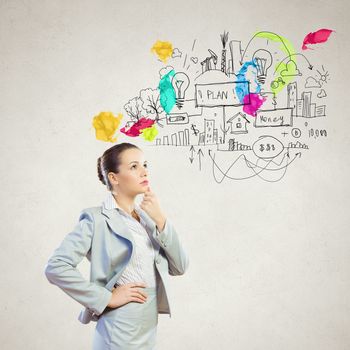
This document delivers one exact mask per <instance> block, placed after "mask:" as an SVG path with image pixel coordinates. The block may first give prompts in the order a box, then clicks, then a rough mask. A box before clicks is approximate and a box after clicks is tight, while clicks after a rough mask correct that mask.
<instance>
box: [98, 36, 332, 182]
mask: <svg viewBox="0 0 350 350" xmlns="http://www.w3.org/2000/svg"><path fill="white" fill-rule="evenodd" d="M332 32H335V31H333V30H330V29H320V30H318V31H316V32H311V33H308V34H307V35H305V37H304V38H300V43H299V44H298V46H299V47H300V49H301V50H303V53H301V52H297V50H296V49H295V48H294V45H293V44H292V43H291V42H290V41H289V40H288V39H286V38H285V37H282V36H281V35H279V34H277V33H273V32H268V31H259V32H257V33H255V34H254V35H253V36H252V37H251V39H250V40H249V41H248V42H247V43H246V45H244V44H243V43H242V41H240V40H237V38H230V34H229V32H226V31H224V32H223V33H221V34H218V41H217V42H216V43H212V44H210V48H208V46H207V47H206V52H207V54H206V55H202V54H200V55H199V54H196V47H197V45H198V43H197V40H196V39H194V40H193V44H192V47H191V48H190V49H189V50H188V51H186V50H185V49H183V48H180V47H173V45H172V43H171V42H168V41H160V40H157V41H156V42H155V43H154V45H153V46H152V48H151V50H150V51H151V54H152V55H154V57H155V58H157V61H158V62H160V64H161V67H160V68H159V69H158V73H157V74H159V84H158V86H153V87H143V88H140V90H139V91H136V92H135V95H136V96H133V97H131V98H130V99H129V101H127V102H126V103H125V104H124V106H123V107H124V111H125V112H124V114H125V115H124V114H123V113H119V114H118V116H114V115H113V113H112V112H101V113H100V114H98V115H96V116H94V118H93V126H94V128H95V131H96V138H97V139H99V140H103V141H107V142H116V140H117V137H116V132H118V131H119V132H121V133H123V134H125V135H127V136H129V137H143V138H144V139H145V140H146V141H148V142H149V145H152V146H157V147H168V148H169V149H171V147H182V148H183V150H184V156H185V157H184V159H186V158H187V156H188V153H189V158H188V159H189V161H190V162H191V164H193V165H194V166H198V169H199V170H201V166H202V163H203V162H209V164H210V167H211V168H212V174H213V178H214V179H215V181H216V182H218V183H220V182H222V181H223V180H224V179H230V180H244V179H249V178H253V177H259V178H260V179H262V180H264V181H268V182H276V181H279V180H281V179H282V178H283V177H284V175H285V174H286V172H287V169H288V168H289V167H290V166H292V165H293V164H295V163H296V162H298V161H299V160H300V159H301V157H302V155H304V154H305V153H306V152H307V151H308V150H309V149H310V147H312V144H313V143H315V142H317V140H319V139H322V138H325V137H327V130H326V129H325V128H324V127H322V120H323V118H325V117H326V98H327V95H328V92H327V82H328V81H329V79H330V74H329V72H328V69H327V67H324V65H322V64H321V65H320V66H315V65H314V64H313V63H312V62H310V60H309V59H308V57H307V54H306V52H307V50H308V49H311V46H313V49H315V48H316V47H317V45H320V44H322V45H324V43H326V42H327V40H329V38H330V36H331V34H332ZM202 45H203V44H202ZM204 45H205V46H206V45H207V43H205V44H204ZM314 45H316V46H314Z"/></svg>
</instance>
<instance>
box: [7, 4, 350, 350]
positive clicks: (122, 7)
mask: <svg viewBox="0 0 350 350" xmlns="http://www.w3.org/2000/svg"><path fill="white" fill-rule="evenodd" d="M349 10H350V6H349V4H348V2H347V1H345V0H344V1H340V0H338V1H332V2H330V1H328V2H327V1H269V2H263V1H255V2H253V3H249V2H244V1H218V2H216V3H213V2H212V1H208V0H202V1H184V0H181V1H177V2H164V1H150V2H141V1H139V2H137V1H130V0H129V1H128V2H125V1H80V0H79V1H78V0H77V1H73V2H72V1H58V2H57V1H19V0H17V1H5V0H1V1H0V51H1V54H0V69H1V78H0V85H1V87H0V99H1V105H0V113H1V128H0V130H1V131H0V132H1V141H2V142H1V144H0V147H1V173H2V174H1V179H2V181H1V184H0V186H1V202H2V204H1V213H2V215H1V227H2V234H1V242H2V249H1V255H0V261H1V266H2V269H1V281H2V283H1V291H0V293H1V294H0V295H1V313H0V320H1V325H2V327H1V332H0V334H1V344H2V345H1V347H2V348H3V349H23V348H26V349H38V350H39V349H50V350H55V349H62V348H65V349H75V350H78V349H89V348H90V347H91V340H92V335H93V327H94V325H95V323H90V324H89V325H82V324H81V323H80V322H79V321H78V320H77V316H78V314H79V311H80V310H81V309H82V307H81V305H80V304H78V303H76V302H75V301H74V300H72V299H70V298H69V297H68V296H66V295H65V294H64V293H63V292H62V291H61V290H59V289H58V288H57V287H55V286H53V285H50V284H49V283H48V281H47V280H46V278H45V276H44V265H45V263H46V261H47V259H48V257H49V255H50V254H51V252H52V251H53V249H54V248H55V247H56V246H57V245H58V244H59V243H60V241H61V240H62V239H63V237H64V236H65V235H66V234H67V233H68V232H69V231H70V230H71V229H72V228H73V226H74V225H75V223H76V221H77V219H78V214H79V212H80V210H81V209H82V208H85V207H89V206H95V205H99V204H100V203H101V201H102V200H103V198H104V195H105V191H106V190H105V188H104V187H103V186H102V185H101V184H100V182H99V181H98V179H97V175H96V165H95V164H96V159H97V157H98V156H100V155H101V154H102V152H103V151H104V150H105V149H106V148H108V147H110V146H111V144H107V143H104V142H101V141H97V140H96V139H95V136H94V131H93V129H92V127H91V119H92V117H93V116H94V115H95V114H98V113H99V112H100V111H103V110H112V111H113V112H115V113H118V112H121V111H122V107H123V105H124V104H125V103H126V102H127V101H128V100H129V99H130V98H132V97H134V96H135V93H137V92H138V91H139V89H140V88H143V87H147V86H153V85H155V84H156V83H157V79H158V68H157V67H158V66H155V57H154V56H153V55H152V54H151V53H150V52H149V49H150V47H151V46H152V45H153V43H154V42H155V41H156V40H157V39H160V40H169V41H171V42H173V43H175V44H176V45H177V46H181V47H187V48H188V49H190V47H191V45H192V42H193V39H194V38H197V41H198V42H201V43H208V45H209V43H210V42H213V41H215V42H216V41H217V40H218V34H219V33H222V32H223V31H224V30H227V31H229V32H230V33H232V35H234V36H235V37H236V38H239V40H242V42H243V43H244V44H246V42H247V40H249V38H250V37H251V35H252V34H253V33H254V32H256V31H258V30H271V31H274V32H276V33H279V34H281V35H283V36H285V37H287V38H288V39H289V40H291V42H292V43H300V40H301V39H302V38H303V37H304V36H305V35H306V34H307V33H309V32H310V31H315V30H317V29H320V28H330V29H334V30H336V34H335V35H334V36H332V37H331V38H330V40H329V41H328V42H327V43H326V44H324V45H323V46H322V47H321V46H319V48H318V49H316V50H315V51H314V52H311V50H310V52H309V53H308V54H309V55H311V57H312V58H313V59H314V60H315V61H318V60H320V58H321V59H322V63H324V64H325V65H326V66H327V68H328V70H329V72H330V77H331V80H330V81H329V83H328V91H329V98H328V102H327V118H326V119H325V124H324V125H323V126H324V127H325V128H326V129H327V131H328V137H327V138H323V139H320V140H318V141H317V143H315V145H314V147H312V149H310V151H309V152H308V153H307V156H306V157H305V158H304V159H302V160H300V161H299V162H298V163H297V164H296V165H295V166H294V167H291V168H290V170H289V171H288V174H287V176H286V177H285V178H284V179H283V180H282V181H280V182H278V183H266V182H262V181H259V180H258V179H252V180H248V181H240V182H238V181H237V182H235V181H231V182H229V181H224V182H223V183H222V184H220V185H218V184H216V183H215V182H214V181H213V179H212V177H211V168H210V166H209V163H206V164H204V165H203V169H202V171H201V172H198V170H197V169H196V168H195V167H192V166H190V163H189V162H188V160H187V153H186V154H183V151H182V150H181V149H171V150H168V149H166V148H163V149H160V148H155V147H154V148H152V147H148V148H147V147H145V148H144V150H145V152H146V154H147V157H148V160H149V162H150V164H151V185H152V186H153V190H154V191H155V192H156V193H157V194H158V197H159V199H160V201H161V204H162V206H163V208H164V211H165V212H166V213H167V215H168V216H169V217H170V218H172V220H173V221H174V223H176V226H177V230H178V232H179V235H180V236H181V239H182V240H183V243H184V245H185V246H186V248H187V250H188V251H189V254H190V269H189V270H188V272H187V273H186V274H185V275H183V276H181V277H174V278H172V279H171V286H172V289H173V295H174V300H173V304H172V308H173V317H172V318H171V319H170V318H169V317H168V316H167V315H165V316H163V315H160V323H159V328H158V347H159V349H169V350H171V349H178V348H182V349H213V348H216V349H237V350H238V349H242V350H255V349H256V350H260V349H269V350H273V349H276V350H277V349H278V350H280V349H284V350H288V349H293V350H295V349H302V350H304V349H308V350H314V349H315V350H316V349H317V350H323V349H324V350H326V349H327V350H328V349H332V350H341V349H348V348H349V347H350V334H349V327H350V317H349V311H350V300H349V292H348V291H349V287H350V281H349V272H350V266H349V262H350V261H349V243H350V237H349V229H348V226H349V214H348V210H349V186H348V181H347V180H348V178H349V175H350V173H349V156H348V148H349V146H350V144H349V138H348V127H349V125H350V123H349V118H348V112H349V109H348V82H349V74H348V60H349V42H348V33H349V29H350V27H349V23H348V18H347V14H348V13H349ZM295 46H297V45H296V44H295ZM119 141H120V142H122V141H130V142H133V141H135V142H137V143H138V145H140V146H143V145H146V143H143V142H142V141H141V140H140V141H136V140H133V139H130V138H127V137H123V135H121V136H120V138H119V139H118V142H119ZM203 189H204V190H203ZM88 268H89V266H88V262H87V261H84V262H83V263H82V264H81V265H80V269H81V271H82V272H83V273H84V274H86V275H87V274H88Z"/></svg>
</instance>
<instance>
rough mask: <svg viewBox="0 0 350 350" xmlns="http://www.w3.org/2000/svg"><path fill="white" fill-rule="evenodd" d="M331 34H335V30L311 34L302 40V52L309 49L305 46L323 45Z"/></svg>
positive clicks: (323, 30)
mask: <svg viewBox="0 0 350 350" xmlns="http://www.w3.org/2000/svg"><path fill="white" fill-rule="evenodd" d="M332 32H335V30H331V29H319V30H318V31H316V32H311V33H309V34H308V35H306V37H305V38H304V41H303V46H302V49H303V50H307V49H310V48H309V47H308V46H307V45H310V44H320V43H324V42H326V41H327V40H328V38H329V36H330V35H331V33H332Z"/></svg>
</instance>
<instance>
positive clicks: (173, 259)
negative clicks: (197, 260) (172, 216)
mask: <svg viewBox="0 0 350 350" xmlns="http://www.w3.org/2000/svg"><path fill="white" fill-rule="evenodd" d="M159 226H164V227H163V230H162V231H159V229H158V224H157V225H156V230H155V232H154V234H153V237H154V238H155V239H156V240H157V242H158V243H159V244H160V246H161V247H162V248H163V250H164V252H165V254H166V256H167V258H168V261H169V274H170V275H172V276H176V275H183V274H184V273H185V271H186V270H187V268H188V266H189V259H188V255H187V253H186V251H185V250H184V248H183V246H182V244H181V242H180V240H179V237H178V234H177V232H176V230H175V227H174V226H173V224H172V223H171V221H170V220H169V219H168V218H166V219H165V225H162V224H159Z"/></svg>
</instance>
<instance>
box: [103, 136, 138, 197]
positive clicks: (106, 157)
mask: <svg viewBox="0 0 350 350" xmlns="http://www.w3.org/2000/svg"><path fill="white" fill-rule="evenodd" d="M129 148H138V149H140V148H139V147H137V146H136V145H134V144H132V143H128V142H123V143H119V144H117V145H114V146H112V147H111V148H108V149H106V150H105V151H104V152H103V154H102V156H101V157H99V158H98V159H97V174H98V178H99V179H100V181H101V182H102V183H103V184H104V185H106V186H107V189H108V190H109V191H111V190H112V185H111V183H110V182H109V179H108V176H107V174H108V173H109V172H110V171H112V172H114V173H118V172H119V165H120V155H121V154H122V153H123V152H124V151H125V150H127V149H129Z"/></svg>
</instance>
